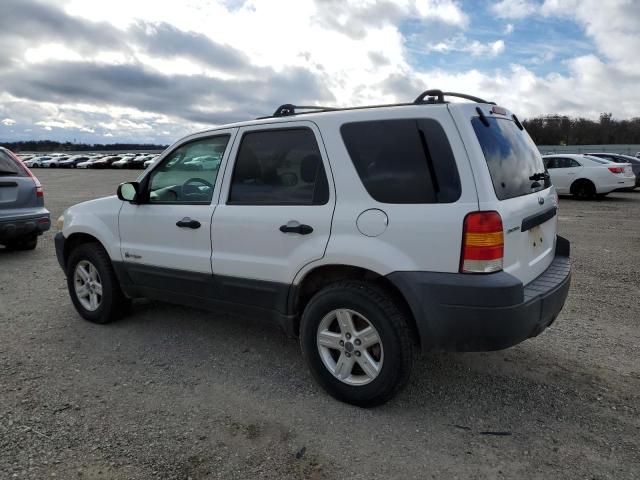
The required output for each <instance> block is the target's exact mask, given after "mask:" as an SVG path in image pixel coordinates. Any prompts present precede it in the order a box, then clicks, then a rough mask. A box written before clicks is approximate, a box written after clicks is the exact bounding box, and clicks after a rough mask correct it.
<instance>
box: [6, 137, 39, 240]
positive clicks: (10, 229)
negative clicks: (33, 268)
mask: <svg viewBox="0 0 640 480" xmlns="http://www.w3.org/2000/svg"><path fill="white" fill-rule="evenodd" d="M50 227H51V218H50V216H49V211H48V210H47V209H46V208H44V190H43V189H42V185H40V182H39V181H38V179H37V178H36V177H34V176H33V174H32V173H31V171H30V170H29V169H28V168H27V167H26V166H25V165H24V164H23V163H22V162H21V161H20V160H19V159H18V157H16V156H15V155H14V154H13V153H11V152H10V151H9V150H7V149H6V148H2V147H0V245H4V246H5V247H6V248H8V249H12V250H33V249H34V248H36V245H37V244H38V236H39V235H42V233H43V232H46V231H47V230H49V228H50Z"/></svg>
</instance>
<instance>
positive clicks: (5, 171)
mask: <svg viewBox="0 0 640 480" xmlns="http://www.w3.org/2000/svg"><path fill="white" fill-rule="evenodd" d="M17 161H19V160H14V159H13V158H12V157H11V155H9V154H8V153H7V152H5V151H4V150H0V176H4V175H11V176H18V177H22V176H23V175H24V171H23V170H22V169H21V168H20V166H19V165H18V164H17V163H16V162H17Z"/></svg>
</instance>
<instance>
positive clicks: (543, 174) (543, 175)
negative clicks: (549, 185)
mask: <svg viewBox="0 0 640 480" xmlns="http://www.w3.org/2000/svg"><path fill="white" fill-rule="evenodd" d="M547 178H549V174H548V173H547V172H541V173H534V174H533V175H531V176H530V177H529V180H546V179H547Z"/></svg>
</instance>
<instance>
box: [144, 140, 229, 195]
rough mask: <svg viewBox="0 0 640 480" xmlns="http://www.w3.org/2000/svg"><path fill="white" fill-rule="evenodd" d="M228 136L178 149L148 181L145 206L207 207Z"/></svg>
mask: <svg viewBox="0 0 640 480" xmlns="http://www.w3.org/2000/svg"><path fill="white" fill-rule="evenodd" d="M228 142H229V135H219V136H216V137H208V138H204V139H200V140H194V141H193V142H189V143H187V144H185V145H182V146H181V147H178V148H177V149H176V150H174V151H173V152H172V153H170V154H169V156H168V157H167V158H165V159H164V161H163V162H162V164H161V165H159V166H158V167H157V168H156V169H154V170H153V172H152V173H151V176H150V178H149V203H172V204H176V203H183V204H185V203H186V204H190V203H195V204H207V205H208V204H210V203H211V199H212V198H213V188H214V185H215V183H216V177H217V176H218V169H219V168H220V161H221V160H222V156H223V155H224V151H225V148H226V147H227V143H228Z"/></svg>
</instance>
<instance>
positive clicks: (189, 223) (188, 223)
mask: <svg viewBox="0 0 640 480" xmlns="http://www.w3.org/2000/svg"><path fill="white" fill-rule="evenodd" d="M176 226H178V227H180V228H192V229H194V230H195V229H196V228H200V222H199V221H198V220H191V219H190V218H189V217H184V218H183V219H182V220H178V221H177V222H176Z"/></svg>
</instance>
